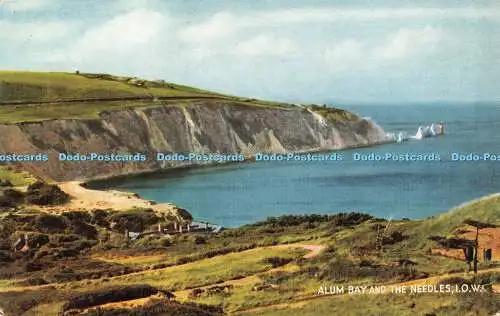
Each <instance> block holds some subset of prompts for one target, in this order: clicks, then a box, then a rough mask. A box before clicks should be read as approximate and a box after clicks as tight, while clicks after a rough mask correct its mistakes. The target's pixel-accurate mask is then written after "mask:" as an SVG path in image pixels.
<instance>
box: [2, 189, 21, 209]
mask: <svg viewBox="0 0 500 316" xmlns="http://www.w3.org/2000/svg"><path fill="white" fill-rule="evenodd" d="M0 192H2V191H0ZM23 201H24V194H23V193H22V192H19V191H17V190H14V189H5V190H3V192H2V195H0V207H15V206H17V205H19V204H21V203H22V202H23Z"/></svg>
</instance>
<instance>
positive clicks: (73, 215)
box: [61, 211, 92, 223]
mask: <svg viewBox="0 0 500 316" xmlns="http://www.w3.org/2000/svg"><path fill="white" fill-rule="evenodd" d="M61 215H62V216H64V217H66V218H67V219H68V220H69V221H70V222H71V223H75V222H90V221H91V220H92V215H90V214H89V213H88V212H85V211H70V212H64V213H62V214H61Z"/></svg>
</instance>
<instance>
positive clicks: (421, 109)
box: [91, 104, 500, 227]
mask: <svg viewBox="0 0 500 316" xmlns="http://www.w3.org/2000/svg"><path fill="white" fill-rule="evenodd" d="M344 108H347V109H349V110H352V111H354V112H357V113H359V114H360V115H362V116H367V117H370V118H371V119H373V120H374V121H375V122H377V123H378V124H380V125H381V126H382V127H383V128H384V129H385V130H386V131H388V132H399V131H407V132H408V133H409V134H415V132H416V130H417V128H418V126H419V125H424V124H430V123H432V122H438V121H441V120H442V121H444V122H445V124H446V135H445V136H441V137H436V138H427V139H424V140H420V141H417V140H414V141H408V142H404V143H394V144H386V145H381V146H376V147H370V148H363V149H353V150H345V151H342V152H341V154H342V156H343V158H344V160H343V161H323V162H283V161H281V162H253V163H242V164H233V165H224V166H217V167H204V168H198V169H183V170H175V171H169V172H166V173H163V174H156V175H148V176H140V177H134V178H129V179H119V180H112V181H106V182H101V183H94V184H91V186H92V187H96V188H115V189H122V190H127V191H133V192H136V193H138V194H139V195H141V196H142V197H144V198H146V199H151V200H156V201H158V202H173V203H175V204H177V205H179V206H181V207H184V208H186V209H188V210H189V211H190V212H191V213H192V214H193V215H194V217H195V218H197V219H202V220H207V221H210V222H213V223H216V224H220V225H223V226H226V227H236V226H240V225H244V224H248V223H252V222H255V221H259V220H262V219H265V218H266V217H268V216H278V215H282V214H300V213H337V212H345V211H357V212H366V213H369V214H373V215H375V216H378V217H384V218H411V219H417V218H426V217H429V216H432V215H436V214H439V213H442V212H445V211H446V210H448V209H449V208H452V207H454V206H456V205H459V204H460V203H463V202H466V201H468V200H471V199H474V198H477V197H481V196H483V195H487V194H491V193H494V192H500V180H499V178H498V175H500V160H498V161H491V160H489V161H452V159H451V154H452V153H453V152H456V153H464V154H467V153H476V154H478V155H481V156H482V155H483V153H491V154H496V155H500V146H499V145H500V105H494V104H475V105H474V104H418V105H363V106H361V105H360V106H353V105H351V106H344ZM388 152H389V153H398V154H406V153H416V154H419V153H425V154H430V153H432V154H435V155H439V156H440V158H441V160H440V161H416V162H402V161H354V160H353V159H352V157H353V154H354V153H360V154H366V155H368V154H372V153H373V154H374V155H375V154H379V155H383V156H385V154H386V153H388Z"/></svg>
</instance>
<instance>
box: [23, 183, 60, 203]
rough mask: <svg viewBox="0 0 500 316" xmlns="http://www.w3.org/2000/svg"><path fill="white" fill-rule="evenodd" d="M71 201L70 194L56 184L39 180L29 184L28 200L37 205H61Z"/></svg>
mask: <svg viewBox="0 0 500 316" xmlns="http://www.w3.org/2000/svg"><path fill="white" fill-rule="evenodd" d="M68 201H69V195H68V194H66V193H65V192H64V191H62V190H61V189H60V188H59V187H58V186H57V185H55V184H47V183H45V182H42V181H37V182H35V183H33V184H31V185H29V186H28V191H27V192H26V202H27V203H32V204H36V205H60V204H64V203H66V202H68Z"/></svg>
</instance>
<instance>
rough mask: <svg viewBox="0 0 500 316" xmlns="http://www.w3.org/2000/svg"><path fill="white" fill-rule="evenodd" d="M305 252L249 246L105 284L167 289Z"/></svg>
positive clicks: (241, 272)
mask: <svg viewBox="0 0 500 316" xmlns="http://www.w3.org/2000/svg"><path fill="white" fill-rule="evenodd" d="M305 253H306V251H305V250H304V249H288V248H285V249H276V248H260V249H252V250H247V251H243V252H239V253H231V254H227V255H222V256H217V257H214V258H209V259H203V260H200V261H196V262H192V263H187V264H184V265H179V266H174V267H169V268H164V269H159V270H153V271H145V272H141V273H135V274H130V275H125V276H120V277H115V278H112V279H110V280H109V281H108V282H107V285H126V284H139V283H147V284H150V285H153V286H158V287H163V288H168V289H171V290H181V289H186V288H192V287H198V286H203V285H208V284H214V283H218V282H223V281H227V280H231V279H235V278H241V277H245V276H248V275H252V274H255V273H258V272H260V271H265V270H268V269H270V267H271V266H270V265H269V264H268V263H266V262H264V259H266V258H269V257H273V256H279V257H282V258H291V259H298V258H300V257H302V256H303V255H304V254H305ZM69 286H71V288H73V289H75V288H78V287H79V286H83V287H87V286H88V285H87V284H86V283H76V284H73V285H69Z"/></svg>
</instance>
